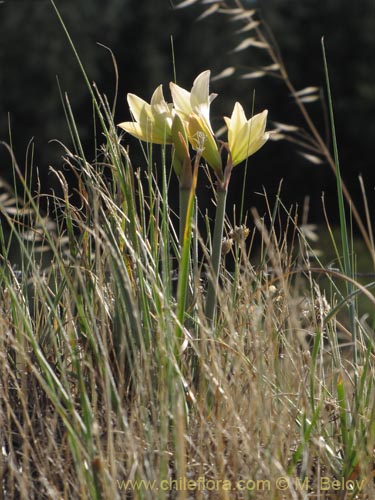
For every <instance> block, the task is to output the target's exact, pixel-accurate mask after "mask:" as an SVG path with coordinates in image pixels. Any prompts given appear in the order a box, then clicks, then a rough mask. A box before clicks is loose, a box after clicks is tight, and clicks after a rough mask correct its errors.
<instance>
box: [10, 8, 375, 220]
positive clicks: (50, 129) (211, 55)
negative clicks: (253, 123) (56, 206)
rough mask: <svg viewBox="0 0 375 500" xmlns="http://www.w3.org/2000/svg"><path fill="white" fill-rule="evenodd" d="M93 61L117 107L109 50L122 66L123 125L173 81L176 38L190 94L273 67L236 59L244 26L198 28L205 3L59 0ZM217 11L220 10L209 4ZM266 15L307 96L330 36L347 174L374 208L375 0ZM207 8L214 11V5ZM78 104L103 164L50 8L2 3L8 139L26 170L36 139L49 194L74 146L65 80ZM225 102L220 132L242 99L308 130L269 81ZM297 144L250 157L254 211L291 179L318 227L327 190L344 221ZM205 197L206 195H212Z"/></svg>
mask: <svg viewBox="0 0 375 500" xmlns="http://www.w3.org/2000/svg"><path fill="white" fill-rule="evenodd" d="M56 4H57V6H58V8H59V10H60V12H61V15H62V17H63V19H64V21H65V23H66V25H67V28H68V30H69V33H70V35H71V37H72V39H73V41H74V43H75V45H76V48H77V50H78V52H79V54H80V57H81V59H82V61H83V64H84V66H85V69H86V71H87V74H88V76H89V79H90V80H91V81H95V82H96V83H97V85H98V87H99V89H100V90H101V91H102V92H103V93H105V94H106V95H107V96H108V98H109V100H110V101H111V100H112V99H113V96H114V88H115V76H114V71H113V66H112V61H111V56H110V54H109V52H108V51H107V50H105V49H104V48H102V47H100V46H98V44H97V43H98V42H99V43H101V44H104V45H106V46H108V47H109V48H110V49H111V50H112V51H113V52H114V55H115V57H116V60H117V64H118V68H119V74H120V79H119V98H118V105H117V115H116V119H117V121H118V122H120V121H124V120H127V119H129V111H128V107H127V102H126V94H127V92H134V93H136V94H137V95H140V96H141V97H143V98H144V99H146V100H149V98H150V96H151V93H152V92H153V90H154V89H155V88H156V86H157V85H158V84H159V83H164V85H165V94H166V96H168V82H169V81H170V80H173V63H172V50H171V36H173V40H174V52H175V59H176V71H177V80H178V83H179V84H180V85H182V86H184V87H185V88H188V89H190V87H191V84H192V81H193V79H194V78H195V77H196V76H197V74H198V73H199V72H200V71H203V70H205V69H208V68H209V69H211V70H212V74H213V75H215V74H218V73H220V71H222V70H223V69H225V68H226V67H228V66H236V67H237V68H240V69H242V71H245V70H254V69H256V67H257V65H258V64H259V63H261V62H263V59H262V57H263V54H262V51H260V50H259V49H251V50H246V51H243V52H238V53H233V48H234V47H236V45H238V43H239V42H240V41H241V37H240V35H238V34H236V33H235V32H236V30H237V29H238V28H239V27H240V25H239V24H235V23H233V22H229V20H228V18H227V16H223V15H219V14H214V15H212V16H210V17H208V18H206V19H204V20H202V21H199V22H197V21H196V19H197V17H198V16H199V15H200V14H201V13H202V12H203V8H202V6H201V5H199V4H196V5H192V6H191V7H188V8H185V9H179V10H174V9H173V8H172V6H171V4H170V3H169V2H168V0H107V1H106V2H103V1H102V0H63V1H59V0H57V1H56ZM208 5H209V4H208ZM244 5H246V7H249V8H251V7H257V8H259V10H260V14H261V16H262V18H264V20H265V21H266V22H267V24H268V25H269V27H270V28H271V30H272V31H273V33H274V36H275V39H276V41H277V43H278V45H279V47H280V49H281V52H282V54H283V57H284V61H285V64H286V67H287V69H288V72H289V74H290V77H291V80H292V81H293V84H294V85H295V87H296V88H297V89H301V88H304V87H307V86H310V85H314V86H319V87H322V89H324V86H325V83H324V72H323V61H322V54H321V44H320V40H321V37H322V36H323V35H324V37H325V43H326V50H327V56H328V63H329V68H330V76H331V87H332V92H333V97H334V107H335V118H336V127H337V137H338V147H339V153H340V160H341V168H342V172H343V177H344V180H345V182H346V183H347V185H348V187H349V188H350V191H351V192H352V194H353V197H354V199H355V201H356V204H357V206H358V208H359V209H361V206H362V201H361V196H360V192H359V189H358V175H359V174H360V173H361V174H362V175H363V176H364V179H365V183H366V189H367V195H368V201H369V204H370V207H371V209H372V210H373V209H374V208H375V203H374V185H375V169H374V143H375V119H374V117H375V68H374V63H375V0H356V1H354V0H353V1H348V0H259V1H258V2H252V1H251V0H250V1H246V2H244ZM206 7H207V5H206ZM57 77H58V79H59V82H60V86H61V88H62V91H63V92H65V91H66V92H67V93H68V95H69V99H70V103H71V105H72V108H73V110H74V113H75V117H76V120H77V123H78V126H79V131H80V135H81V138H82V141H83V143H84V144H85V148H86V155H87V158H88V159H90V158H94V156H95V151H94V146H93V143H92V137H93V125H92V109H91V105H90V99H89V95H88V91H87V88H86V86H85V83H84V80H83V78H82V76H81V73H80V70H79V68H78V65H77V61H76V60H75V58H74V55H73V53H72V51H71V48H70V47H69V44H68V42H67V39H66V36H65V34H64V33H63V30H62V28H61V25H60V24H59V21H58V19H57V17H56V14H55V12H54V10H53V8H52V5H51V3H50V1H49V0H5V2H4V3H1V4H0V139H1V140H4V141H6V142H8V143H9V142H10V136H9V126H10V129H11V136H12V137H11V142H12V145H13V148H14V152H15V155H16V158H17V161H18V163H19V165H20V167H21V168H24V167H25V164H26V163H30V159H29V158H27V155H26V151H27V146H28V144H29V142H30V140H31V138H33V144H34V146H35V147H34V153H33V155H34V156H33V160H32V161H33V164H34V166H37V167H38V168H39V172H40V174H41V179H42V183H43V189H44V190H48V189H49V185H50V184H51V183H52V184H53V178H52V176H50V175H48V168H49V165H53V166H54V167H55V168H59V167H60V166H61V165H62V160H61V156H62V153H63V150H62V148H61V146H60V145H59V144H58V142H56V141H54V140H55V139H57V140H59V141H61V142H62V143H64V144H66V145H67V146H68V147H71V142H70V138H69V133H68V128H67V125H66V121H65V116H64V112H63V107H62V104H61V100H60V95H59V89H58V85H57V79H56V78H57ZM211 90H212V91H213V92H217V93H219V98H218V99H217V101H215V102H214V104H213V105H212V119H213V123H214V128H215V127H219V126H221V125H222V122H221V117H222V116H223V115H224V114H225V115H228V114H230V112H231V109H232V106H233V104H234V102H235V101H236V100H239V101H240V102H241V103H242V104H243V105H244V108H245V109H246V111H247V114H248V115H249V114H251V108H252V101H253V92H254V90H255V96H256V97H255V111H261V110H262V109H264V108H268V109H269V119H270V127H272V120H275V121H280V122H284V123H292V124H301V123H302V121H301V117H300V115H299V113H298V111H297V108H296V105H295V104H294V103H293V100H292V99H291V97H290V95H289V94H288V92H287V90H286V89H285V86H284V84H283V83H282V82H280V81H278V80H276V79H273V78H270V77H266V78H263V79H257V80H241V79H239V78H238V77H237V76H233V77H231V78H229V79H226V80H219V81H217V82H213V83H212V86H211ZM309 110H310V111H311V113H312V116H313V117H314V120H315V123H316V125H317V126H318V128H319V129H320V130H321V131H322V133H323V136H324V137H326V136H327V137H328V136H329V134H328V133H327V130H326V129H325V124H324V113H323V110H322V107H321V105H320V104H319V103H315V104H311V105H309ZM124 143H130V144H131V157H132V158H133V161H135V162H136V163H138V164H139V165H141V166H144V162H142V158H141V157H140V156H138V153H139V146H138V144H137V143H135V142H132V141H131V139H130V138H129V137H128V136H126V137H125V138H124ZM297 149H298V148H296V147H295V146H293V145H291V144H289V143H285V142H274V143H271V142H270V143H268V144H267V145H266V146H265V147H264V148H263V149H262V150H261V151H260V152H259V153H257V154H256V155H255V156H254V157H252V158H251V161H250V168H249V171H248V177H247V185H246V208H249V207H250V206H253V205H257V206H259V207H260V210H261V211H262V210H263V209H264V201H263V200H262V197H261V196H259V195H257V194H255V193H257V192H260V191H262V186H265V189H266V191H267V193H268V195H269V197H270V198H271V199H272V198H273V197H274V195H275V193H276V191H277V188H278V185H279V183H280V180H281V179H283V188H282V199H283V202H284V204H285V205H287V206H289V205H291V204H296V203H298V204H302V203H303V200H304V198H305V197H306V195H309V196H310V216H309V217H310V220H311V221H315V222H320V221H322V208H321V194H322V191H324V192H325V199H326V204H327V207H328V210H329V214H330V217H331V218H332V220H333V221H334V220H335V218H336V215H337V213H336V206H337V202H336V185H335V179H334V177H333V174H332V171H331V170H330V168H329V167H328V166H327V165H326V164H321V165H314V164H312V163H310V162H308V161H306V160H305V159H304V158H302V157H301V156H300V155H299V154H298V152H297ZM0 176H2V177H5V178H7V179H8V180H9V179H11V178H12V171H11V163H10V159H9V154H8V153H7V151H6V149H5V148H4V147H2V148H1V150H0ZM242 182H243V168H242V167H238V169H236V170H235V171H234V173H233V178H232V182H231V186H230V196H229V206H231V203H233V202H234V201H235V200H236V199H238V196H239V193H240V192H241V189H242ZM201 189H202V190H204V186H203V187H202V188H201Z"/></svg>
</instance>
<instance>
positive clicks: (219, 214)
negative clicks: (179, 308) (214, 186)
mask: <svg viewBox="0 0 375 500" xmlns="http://www.w3.org/2000/svg"><path fill="white" fill-rule="evenodd" d="M227 192H228V189H227V187H226V186H225V187H220V188H219V189H218V191H217V206H216V216H215V228H214V238H213V242H212V258H211V265H212V269H211V272H212V278H211V279H210V281H209V284H208V291H207V302H206V317H207V320H208V322H209V323H212V322H213V320H214V316H215V309H216V300H217V288H218V282H219V266H220V257H221V246H222V242H223V229H224V217H225V205H226V199H227Z"/></svg>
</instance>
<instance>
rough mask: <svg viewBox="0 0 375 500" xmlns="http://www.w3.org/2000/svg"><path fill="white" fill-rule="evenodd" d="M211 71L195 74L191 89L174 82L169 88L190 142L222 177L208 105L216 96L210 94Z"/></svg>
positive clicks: (219, 157)
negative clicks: (188, 89)
mask: <svg viewBox="0 0 375 500" xmlns="http://www.w3.org/2000/svg"><path fill="white" fill-rule="evenodd" d="M210 74H211V72H210V71H209V70H207V71H203V73H201V74H200V75H198V76H197V78H196V79H195V80H194V83H193V87H192V89H191V91H190V92H188V91H187V90H185V89H183V88H182V87H179V86H178V85H176V84H175V83H173V82H171V83H170V89H171V94H172V100H173V104H174V108H175V111H176V113H177V114H178V115H179V116H180V118H181V119H182V120H183V121H184V122H185V123H186V130H187V133H188V138H189V142H190V144H191V145H192V147H193V148H194V149H200V150H202V151H201V153H202V156H203V158H204V159H205V160H206V161H207V163H208V164H209V165H210V166H211V167H212V168H213V169H214V170H215V171H216V172H217V173H218V175H219V176H221V175H222V163H221V156H220V152H219V149H218V146H217V143H216V140H215V137H214V133H213V131H212V127H211V123H210V105H211V102H212V101H213V100H214V99H215V97H216V94H210V93H209V81H210ZM202 138H203V140H202ZM198 143H199V146H198Z"/></svg>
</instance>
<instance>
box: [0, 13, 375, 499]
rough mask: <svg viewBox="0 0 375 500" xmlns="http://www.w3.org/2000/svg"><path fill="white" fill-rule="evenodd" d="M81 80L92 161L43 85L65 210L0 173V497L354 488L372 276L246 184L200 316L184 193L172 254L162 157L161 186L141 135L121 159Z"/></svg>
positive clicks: (201, 289) (363, 446)
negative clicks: (57, 126) (58, 126)
mask: <svg viewBox="0 0 375 500" xmlns="http://www.w3.org/2000/svg"><path fill="white" fill-rule="evenodd" d="M237 8H241V9H242V12H243V13H246V11H245V9H243V8H242V7H237ZM237 14H238V12H237ZM82 69H83V67H82ZM87 84H88V86H89V89H90V94H91V97H92V100H93V108H94V110H95V120H96V122H97V128H98V130H100V131H101V133H102V136H101V137H102V138H103V143H102V144H101V145H100V148H98V156H97V158H96V159H95V161H93V162H89V161H88V160H87V158H86V157H85V153H84V149H83V147H82V145H81V141H80V137H79V133H78V130H77V127H76V124H75V120H74V113H73V110H72V108H71V107H70V105H69V101H68V99H67V98H66V96H62V99H63V103H64V106H65V112H66V116H67V119H68V125H69V128H70V131H71V135H72V144H73V145H74V147H73V148H72V150H69V149H67V148H66V149H65V154H64V161H65V164H66V165H67V166H69V167H70V169H71V171H72V172H73V173H74V174H75V176H76V178H77V185H78V195H79V198H80V205H79V207H78V208H77V205H76V204H75V205H73V204H72V203H71V197H70V195H71V188H70V186H69V183H68V181H67V179H66V178H65V176H64V174H63V173H62V172H60V171H53V173H54V175H56V177H57V179H58V180H59V183H60V185H61V193H62V195H61V196H60V197H59V196H57V195H55V196H52V197H51V198H50V202H49V206H50V207H53V208H54V212H58V213H59V214H60V217H59V219H58V220H57V221H53V220H52V217H51V215H49V214H45V213H44V212H43V211H42V210H41V209H40V200H41V196H42V194H41V193H38V192H37V193H34V192H33V191H32V190H31V189H30V188H29V184H28V179H27V178H25V176H23V175H22V174H21V172H20V169H19V168H18V167H17V164H16V161H15V159H14V169H15V170H14V171H15V176H17V177H18V180H19V181H20V182H21V184H22V185H23V191H24V193H25V195H24V197H23V198H20V197H19V196H17V194H16V193H15V192H14V190H13V188H12V187H10V186H8V185H5V184H3V195H2V196H1V198H0V209H1V213H2V215H3V219H2V223H1V226H0V245H1V266H0V284H1V286H0V308H1V314H0V342H1V348H0V359H1V362H0V395H1V412H0V419H1V421H0V436H1V462H0V463H1V468H0V484H1V487H0V497H2V498H24V499H38V500H39V499H44V498H45V499H49V498H51V499H56V498H67V499H71V498H83V499H84V498H88V499H89V498H90V499H91V498H93V499H99V498H104V499H106V498H145V499H154V498H179V499H185V498H186V499H187V498H228V499H229V498H254V499H261V498H272V499H282V498H293V499H298V498H304V499H307V498H321V499H323V498H342V499H343V498H369V499H371V498H373V495H374V488H373V482H372V477H373V462H374V457H373V454H374V439H375V433H374V431H375V427H374V412H375V398H374V390H373V383H374V369H375V364H374V355H373V338H374V335H373V334H374V332H373V330H372V327H371V325H369V324H368V322H367V321H366V318H361V317H360V316H359V314H358V310H357V308H356V302H355V299H356V298H357V297H358V296H360V295H366V297H367V299H368V300H369V301H370V302H371V304H372V306H374V304H375V299H374V297H373V295H372V293H371V291H370V290H371V287H372V286H373V284H371V283H370V284H368V285H366V286H363V285H360V284H359V283H357V281H356V280H355V278H354V277H353V276H354V274H353V273H351V274H350V275H348V274H349V273H347V272H346V271H347V269H343V271H344V272H340V271H337V270H331V269H326V268H325V267H324V266H323V265H322V264H321V262H320V261H319V256H318V252H317V250H318V249H319V242H318V243H314V241H313V240H312V239H310V236H311V232H309V230H308V226H307V225H306V224H303V223H302V222H300V221H299V218H298V214H297V213H296V212H295V211H294V210H293V209H288V208H286V207H284V206H283V204H282V201H281V198H282V195H281V194H279V196H278V197H277V198H276V199H275V200H269V199H267V197H266V195H265V201H266V205H267V207H268V213H267V214H266V215H265V216H264V217H260V216H259V214H258V213H257V212H256V211H253V213H252V218H251V221H252V222H253V226H254V230H253V232H252V233H250V231H249V228H247V227H246V225H245V224H244V222H245V221H244V220H240V221H238V224H239V225H238V226H235V227H232V226H231V225H230V223H229V221H228V220H227V219H225V221H224V227H225V232H226V234H227V240H226V242H227V243H228V244H226V245H224V247H225V249H226V251H228V252H230V253H231V254H232V257H233V259H234V262H235V270H234V272H229V271H228V269H227V268H226V265H225V264H226V257H225V256H224V255H222V256H220V255H219V287H218V289H217V303H216V304H215V307H216V316H215V318H207V314H206V308H207V305H206V301H207V300H206V299H207V286H206V274H205V273H204V272H203V270H204V269H208V270H209V269H210V265H211V262H210V255H211V244H210V242H209V241H207V240H206V239H204V238H203V237H202V236H201V235H200V234H199V231H198V227H197V223H196V219H195V218H194V217H193V216H192V212H193V210H192V205H193V203H192V202H193V201H194V200H192V197H191V203H190V205H189V206H190V209H189V210H190V213H191V216H190V217H188V221H189V222H188V224H187V226H186V227H185V233H184V240H183V243H184V245H182V247H181V245H180V235H179V234H178V231H176V230H175V226H174V224H173V217H172V216H173V214H172V210H171V207H170V204H169V171H170V169H171V166H170V165H169V163H168V161H167V155H165V154H164V152H163V154H162V155H161V156H162V160H161V162H160V165H159V172H161V182H160V181H159V182H158V179H157V178H156V175H155V171H154V167H153V165H154V158H153V156H152V153H153V151H152V149H151V148H149V149H148V150H147V152H146V153H147V154H146V156H147V161H146V165H145V167H146V168H145V169H143V170H142V169H137V170H135V169H134V168H133V165H132V162H131V155H130V154H129V152H128V151H127V150H126V149H125V148H124V147H123V145H122V137H121V136H119V135H118V132H117V130H116V127H115V124H114V121H113V112H112V108H111V106H110V105H109V103H108V102H107V101H106V98H105V96H103V95H101V94H100V92H99V91H98V90H97V89H96V88H95V87H94V86H91V85H90V84H89V81H88V80H87ZM98 137H99V134H98ZM340 189H341V188H340ZM341 192H342V190H341ZM192 193H193V192H192ZM198 204H199V200H198ZM15 208H16V209H15ZM188 213H189V212H188ZM197 213H198V211H197ZM279 220H286V221H287V225H286V227H285V225H283V226H281V227H280V226H279V223H278V221H279ZM3 221H4V222H3ZM186 228H187V229H186ZM345 230H346V228H345ZM192 234H193V238H194V241H195V242H198V243H197V244H199V245H200V247H201V252H197V251H194V252H192V253H191V254H190V242H191V238H192V236H191V235H192ZM256 234H257V235H258V236H259V237H260V240H261V245H260V250H259V251H258V253H257V252H256V249H255V248H252V244H251V242H252V241H253V239H254V237H255V235H256ZM346 234H347V235H348V233H346ZM229 242H230V243H229ZM12 243H13V244H15V245H17V247H18V248H19V255H20V257H19V262H18V264H17V268H14V267H13V266H12V260H11V244H12ZM316 245H318V247H316ZM198 254H199V255H200V254H201V255H202V256H203V257H202V261H200V262H198V261H197V258H196V255H198ZM194 256H195V257H194ZM181 260H182V261H183V266H182V267H180V271H181V269H182V270H184V273H186V274H185V275H184V276H183V277H181V274H180V276H178V277H177V280H176V277H175V269H176V266H175V264H174V262H176V261H177V262H180V263H181ZM208 274H209V271H208ZM322 275H324V276H325V277H327V279H328V280H329V287H330V288H331V290H332V293H330V290H329V287H325V290H323V289H322V288H321V286H320V277H321V276H322ZM182 280H183V282H182ZM343 283H350V288H348V289H347V290H346V291H345V292H342V290H345V287H341V286H340V285H342V284H343ZM185 285H186V286H187V287H188V288H186V286H185ZM184 290H188V292H187V295H188V300H186V294H185V296H184V293H185V292H184ZM348 304H353V305H354V310H353V306H351V307H352V309H351V311H350V314H351V315H352V318H353V320H354V322H355V327H356V331H357V335H356V337H354V336H353V335H352V333H353V332H351V331H350V329H349V330H348V327H347V326H346V325H347V323H346V318H347V317H348ZM354 352H355V353H356V355H355V357H354V356H353V353H354ZM334 481H337V482H336V483H335V482H334ZM314 495H315V496H314Z"/></svg>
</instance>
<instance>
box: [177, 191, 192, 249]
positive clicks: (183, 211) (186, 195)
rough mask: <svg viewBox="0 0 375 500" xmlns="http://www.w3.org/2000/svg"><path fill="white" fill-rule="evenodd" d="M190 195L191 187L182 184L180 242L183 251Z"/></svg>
mask: <svg viewBox="0 0 375 500" xmlns="http://www.w3.org/2000/svg"><path fill="white" fill-rule="evenodd" d="M189 196H190V187H189V188H186V187H184V186H181V185H180V200H179V202H180V207H179V212H180V213H179V217H180V223H179V240H180V241H179V243H180V250H181V251H182V247H183V244H184V232H185V225H186V215H187V209H188V205H189Z"/></svg>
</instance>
